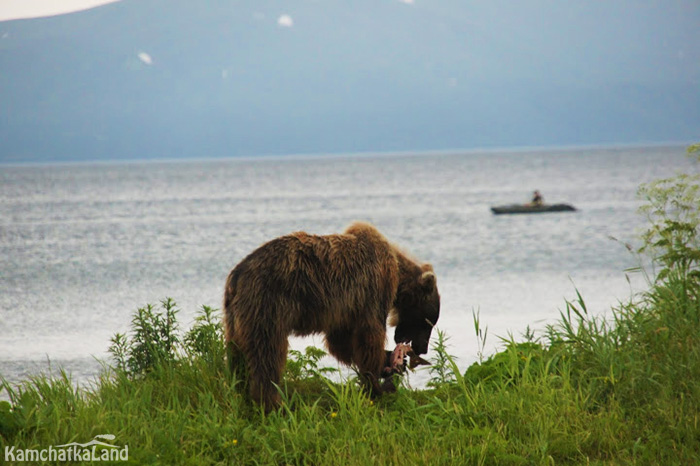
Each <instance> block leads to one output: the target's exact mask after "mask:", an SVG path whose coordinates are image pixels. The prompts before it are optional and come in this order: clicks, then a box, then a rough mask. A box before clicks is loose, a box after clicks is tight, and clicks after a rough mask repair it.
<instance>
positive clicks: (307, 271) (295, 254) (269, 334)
mask: <svg viewBox="0 0 700 466" xmlns="http://www.w3.org/2000/svg"><path fill="white" fill-rule="evenodd" d="M439 315H440V295H439V294H438V290H437V285H436V279H435V274H434V272H433V267H432V266H431V265H430V264H421V263H418V262H416V261H415V260H414V259H412V258H410V257H409V256H408V255H407V254H406V253H404V252H403V251H401V250H400V249H399V248H398V247H396V246H394V245H393V244H391V243H390V242H389V241H387V240H386V238H384V236H383V235H382V234H381V233H380V232H379V231H378V230H377V229H376V228H375V227H374V226H372V225H370V224H367V223H361V222H357V223H354V224H352V225H351V226H350V227H348V228H347V229H346V230H345V232H344V233H343V234H332V235H326V236H316V235H309V234H307V233H304V232H297V233H292V234H290V235H287V236H282V237H280V238H277V239H274V240H272V241H269V242H267V243H265V244H263V245H262V246H260V247H259V248H258V249H256V250H255V251H253V252H252V253H251V254H250V255H248V256H247V257H246V258H245V259H243V260H242V261H241V262H240V263H239V264H238V265H237V266H236V267H235V268H234V269H233V270H232V271H231V273H230V274H229V276H228V279H227V280H226V288H225V291H224V329H225V339H226V344H227V351H228V358H229V366H230V368H231V370H233V371H236V369H237V368H243V369H244V370H245V369H247V372H248V384H249V389H250V396H251V397H252V399H253V400H254V401H256V402H258V403H262V404H263V405H264V407H265V409H267V410H270V409H272V408H274V407H276V406H278V405H279V403H280V397H279V393H278V391H277V388H276V387H275V385H279V383H280V379H281V376H282V371H283V369H284V367H285V362H286V358H287V349H288V337H289V335H297V336H303V335H310V334H313V333H323V334H325V341H326V345H327V347H328V351H329V352H330V354H332V355H333V356H335V357H336V358H337V359H338V360H339V361H341V362H343V363H345V364H348V365H354V366H356V368H357V370H358V372H359V374H360V375H361V376H362V378H363V380H364V382H365V384H366V386H367V387H368V388H369V390H370V393H371V394H372V395H373V396H377V395H380V394H381V393H382V392H384V391H392V390H395V388H394V385H393V382H391V383H387V382H389V381H390V379H391V376H390V375H389V374H390V373H391V370H390V369H391V368H387V367H386V366H387V365H391V363H389V362H387V361H388V358H389V356H391V353H390V352H386V351H385V350H384V345H385V343H386V326H387V319H388V323H389V325H391V326H395V327H396V331H395V337H394V339H395V341H396V343H397V344H398V343H409V342H410V344H411V349H412V350H413V352H414V353H415V354H417V355H420V354H425V353H427V351H428V342H429V340H430V333H431V331H432V329H433V326H434V325H435V324H436V323H437V320H438V317H439ZM243 359H245V362H247V364H246V365H245V366H243V364H244V361H243ZM382 376H388V380H387V381H385V383H384V385H383V386H380V385H379V384H378V380H379V379H380V378H381V377H382Z"/></svg>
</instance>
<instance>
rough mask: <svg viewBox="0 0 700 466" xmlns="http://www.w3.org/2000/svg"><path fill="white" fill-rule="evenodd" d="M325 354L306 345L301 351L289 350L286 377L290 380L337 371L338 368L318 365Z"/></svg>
mask: <svg viewBox="0 0 700 466" xmlns="http://www.w3.org/2000/svg"><path fill="white" fill-rule="evenodd" d="M326 355H327V353H326V352H325V351H323V350H322V349H320V348H317V347H315V346H307V347H306V348H305V349H304V351H303V352H301V351H297V350H289V355H288V357H287V367H286V377H287V378H288V379H289V380H291V381H298V380H302V379H305V378H309V377H326V376H327V375H329V374H333V373H336V372H338V369H336V368H333V367H319V363H320V361H321V359H322V358H324V357H325V356H326Z"/></svg>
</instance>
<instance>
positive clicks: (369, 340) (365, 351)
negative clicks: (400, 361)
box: [352, 327, 386, 398]
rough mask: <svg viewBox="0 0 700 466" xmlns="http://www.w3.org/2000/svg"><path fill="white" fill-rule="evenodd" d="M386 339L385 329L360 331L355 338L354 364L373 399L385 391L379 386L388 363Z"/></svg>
mask: <svg viewBox="0 0 700 466" xmlns="http://www.w3.org/2000/svg"><path fill="white" fill-rule="evenodd" d="M385 338H386V330H385V329H384V327H378V328H363V329H358V330H356V331H355V334H354V338H353V358H352V359H353V363H355V365H356V366H357V369H358V372H359V373H360V376H361V377H362V379H363V381H364V383H365V387H366V388H367V389H368V390H369V392H370V395H371V396H372V397H373V398H375V397H378V396H380V395H381V394H382V393H384V391H385V390H384V389H383V388H382V387H381V386H380V385H379V379H380V378H381V377H382V372H383V369H384V363H385V361H386V353H385V351H384V341H385Z"/></svg>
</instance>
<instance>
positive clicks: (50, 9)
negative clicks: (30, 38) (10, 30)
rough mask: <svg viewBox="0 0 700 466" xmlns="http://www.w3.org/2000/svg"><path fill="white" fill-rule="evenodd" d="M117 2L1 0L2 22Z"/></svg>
mask: <svg viewBox="0 0 700 466" xmlns="http://www.w3.org/2000/svg"><path fill="white" fill-rule="evenodd" d="M114 1H117V0H0V21H5V20H8V19H20V18H37V17H39V16H51V15H58V14H61V13H69V12H72V11H78V10H85V9H87V8H92V7H95V6H99V5H104V4H105V3H112V2H114Z"/></svg>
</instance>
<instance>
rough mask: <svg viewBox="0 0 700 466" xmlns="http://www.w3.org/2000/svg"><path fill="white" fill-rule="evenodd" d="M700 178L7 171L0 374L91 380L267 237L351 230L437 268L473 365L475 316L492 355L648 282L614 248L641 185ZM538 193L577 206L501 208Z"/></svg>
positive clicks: (526, 163) (633, 163)
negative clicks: (141, 324) (134, 337)
mask: <svg viewBox="0 0 700 466" xmlns="http://www.w3.org/2000/svg"><path fill="white" fill-rule="evenodd" d="M695 170H696V168H695V167H694V166H693V165H692V162H691V161H689V160H688V159H686V157H685V156H684V148H683V147H681V146H678V147H647V148H617V149H579V150H574V149H567V150H562V151H517V152H497V151H492V152H485V153H454V154H432V155H413V156H407V155H400V156H398V155H397V156H387V155H384V156H361V157H359V156H358V157H319V158H311V157H310V158H289V159H257V160H225V161H206V162H151V163H114V164H81V165H52V166H49V165H45V166H25V167H10V166H2V167H0V274H2V275H1V279H0V374H2V375H3V376H5V377H6V378H8V379H10V380H19V379H21V378H23V377H26V376H27V375H28V374H30V373H34V372H36V371H39V370H45V369H46V367H47V364H48V363H49V362H50V364H51V366H52V367H54V368H55V367H57V366H59V365H61V366H63V367H65V368H67V369H68V370H69V371H70V372H71V373H72V374H73V377H74V378H75V379H76V380H77V381H84V380H89V379H90V378H91V377H92V376H94V375H95V374H96V373H97V372H98V371H99V368H100V366H99V363H98V362H97V361H96V359H95V358H98V359H100V358H106V357H107V355H106V349H107V347H108V346H109V338H110V337H111V336H112V335H113V334H114V333H116V332H124V331H126V330H128V328H129V322H130V318H131V314H132V312H133V311H134V310H135V309H136V308H137V307H140V306H143V305H144V304H146V303H157V302H158V301H159V300H161V299H163V298H165V297H172V298H173V299H175V300H176V301H177V303H178V304H179V306H180V308H181V310H182V311H181V314H180V318H181V321H182V323H183V326H185V327H188V326H189V324H190V323H191V321H192V318H193V316H194V313H195V311H196V310H197V309H198V308H199V307H200V306H201V305H203V304H205V305H209V306H212V307H216V308H218V307H220V302H221V298H222V290H223V284H224V281H225V279H226V276H227V274H228V272H229V270H230V269H231V268H232V267H233V266H234V265H235V264H236V263H237V262H238V261H240V260H241V259H242V258H243V257H244V256H245V255H246V254H247V253H249V252H250V251H252V250H253V249H254V248H256V247H257V246H259V245H260V244H261V243H263V242H265V241H267V240H269V239H271V238H274V237H276V236H279V235H283V234H286V233H289V232H292V231H297V230H305V231H307V232H310V233H317V234H327V233H333V232H340V231H342V230H343V229H344V228H345V226H346V225H347V224H349V223H350V222H352V221H353V220H367V221H370V222H373V223H374V224H375V225H377V227H378V228H380V230H382V231H383V232H384V234H385V235H386V236H387V237H388V238H389V239H390V240H392V241H394V242H396V243H398V244H399V245H401V246H402V247H404V248H405V249H407V250H408V251H410V252H411V253H412V254H413V255H415V256H416V257H418V258H420V259H422V260H425V261H429V262H432V263H433V265H434V266H435V270H436V272H437V275H438V285H439V288H440V291H441V295H442V315H441V318H440V322H439V325H438V327H439V328H441V329H443V330H444V331H446V332H447V333H448V335H449V336H450V337H451V339H450V341H449V343H450V352H451V353H452V354H454V355H456V356H457V357H458V358H459V363H460V365H461V367H463V368H466V367H467V366H468V365H469V364H470V363H471V362H473V361H474V360H475V359H476V358H477V350H478V345H477V339H476V337H475V335H474V326H473V320H472V313H473V312H474V311H477V310H478V312H479V313H480V317H481V323H482V326H488V329H489V330H488V332H489V340H488V341H487V351H493V349H494V348H495V347H497V346H498V343H499V341H498V338H497V337H496V336H497V335H500V336H507V335H508V334H509V333H513V334H514V335H516V336H517V335H519V334H520V333H522V332H523V331H524V330H525V328H526V327H527V326H528V325H529V326H530V327H531V328H533V329H540V330H541V329H543V328H544V327H545V325H546V324H548V323H552V322H554V321H555V320H556V319H557V317H558V315H559V311H560V310H561V309H564V307H565V299H573V298H574V297H575V295H576V291H575V290H576V288H577V289H578V290H579V291H580V292H581V294H582V295H583V297H584V299H585V300H586V302H587V305H588V307H589V310H590V311H591V312H593V313H603V312H606V311H607V310H609V309H610V307H611V306H612V305H614V304H615V303H617V302H618V300H626V299H628V298H629V297H630V295H631V293H632V292H633V291H634V290H639V289H642V288H644V282H643V280H642V279H641V277H639V276H632V277H630V281H629V282H628V280H627V278H626V275H625V273H624V270H625V269H626V268H629V267H633V266H635V265H637V260H636V259H635V257H634V256H633V255H631V254H630V253H629V252H628V251H627V249H626V248H625V247H624V245H623V244H622V243H620V242H617V241H613V240H611V239H610V237H611V236H612V237H615V238H618V239H619V240H621V241H627V242H633V241H635V238H636V237H637V235H638V233H639V232H640V231H641V230H642V228H643V227H644V225H645V221H644V219H643V218H642V217H641V216H640V215H639V214H638V213H637V208H638V206H639V205H640V202H639V201H638V200H637V198H636V195H635V193H636V190H637V187H638V186H639V184H640V183H642V182H645V181H649V180H652V179H656V178H659V177H665V176H670V175H673V174H675V173H677V172H680V171H683V172H689V171H695ZM534 189H539V190H540V191H541V192H542V193H543V195H544V197H545V201H547V202H552V203H558V202H567V203H571V204H573V205H575V206H576V207H577V208H578V209H579V210H578V212H575V213H559V214H542V215H520V216H494V215H492V214H491V212H490V210H489V206H491V205H496V204H508V203H513V202H526V201H528V200H529V196H530V193H531V191H532V190H534ZM312 343H313V344H316V345H321V344H322V339H321V338H319V337H316V338H313V339H311V338H309V339H295V340H294V341H293V347H296V348H303V347H304V346H306V345H308V344H312ZM390 346H393V345H390V344H389V345H388V347H390ZM332 363H333V362H332V361H329V364H332ZM426 376H427V375H426V374H422V375H421V374H419V375H417V376H415V377H416V379H417V380H418V383H420V380H421V378H423V379H424V378H425V377H426Z"/></svg>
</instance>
